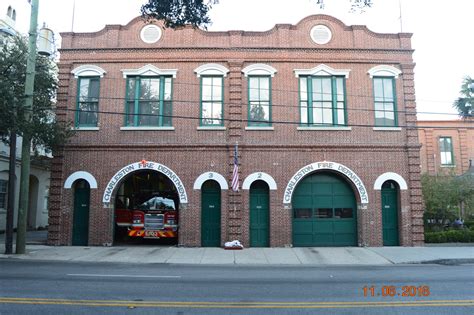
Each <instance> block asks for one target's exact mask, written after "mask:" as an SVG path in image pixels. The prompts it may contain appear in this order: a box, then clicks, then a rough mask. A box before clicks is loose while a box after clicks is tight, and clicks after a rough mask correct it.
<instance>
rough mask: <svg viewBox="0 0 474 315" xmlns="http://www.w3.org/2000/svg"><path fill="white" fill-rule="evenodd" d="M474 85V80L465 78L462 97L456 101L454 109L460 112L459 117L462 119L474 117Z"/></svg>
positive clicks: (461, 92)
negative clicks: (473, 87)
mask: <svg viewBox="0 0 474 315" xmlns="http://www.w3.org/2000/svg"><path fill="white" fill-rule="evenodd" d="M473 84H474V79H471V77H469V76H468V77H465V78H464V80H463V82H462V85H461V91H460V92H459V94H461V97H459V98H458V99H457V100H456V101H454V104H453V107H454V108H456V109H457V110H458V112H459V116H461V117H462V118H470V117H473V116H474V109H473V107H474V91H471V88H472V87H471V86H472V85H473Z"/></svg>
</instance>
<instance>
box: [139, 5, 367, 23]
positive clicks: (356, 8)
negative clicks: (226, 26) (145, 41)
mask: <svg viewBox="0 0 474 315" xmlns="http://www.w3.org/2000/svg"><path fill="white" fill-rule="evenodd" d="M312 1H314V2H315V4H316V5H319V7H320V8H321V9H322V8H324V0H312ZM330 1H335V0H330ZM346 1H349V3H350V5H351V7H350V11H351V12H363V11H364V9H365V8H370V7H372V5H373V2H372V0H346ZM217 3H219V0H148V3H147V4H144V5H143V6H142V8H141V14H142V16H143V17H144V18H145V19H147V20H149V19H157V20H164V24H165V27H170V28H177V27H182V26H185V25H187V24H190V25H192V26H193V27H202V28H204V29H207V26H208V25H209V24H210V23H211V19H210V18H209V16H208V13H209V10H211V8H212V6H213V5H214V4H217Z"/></svg>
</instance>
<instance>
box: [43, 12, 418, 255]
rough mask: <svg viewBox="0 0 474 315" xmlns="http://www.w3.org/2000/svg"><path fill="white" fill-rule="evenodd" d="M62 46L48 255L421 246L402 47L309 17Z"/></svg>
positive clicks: (408, 65)
mask: <svg viewBox="0 0 474 315" xmlns="http://www.w3.org/2000/svg"><path fill="white" fill-rule="evenodd" d="M61 36H62V47H61V49H60V53H61V60H60V63H59V79H60V88H59V90H58V106H57V117H58V118H59V119H63V120H68V121H73V122H74V129H75V134H74V136H73V137H72V139H70V141H68V142H67V143H65V144H64V146H63V147H62V148H61V149H60V150H58V151H57V152H55V154H54V155H55V159H54V162H53V165H52V174H51V189H50V194H51V197H50V211H49V215H50V218H49V236H48V242H49V244H51V245H89V246H93V245H97V246H102V245H120V244H141V242H152V243H153V244H176V245H183V246H203V247H207V246H209V247H221V246H223V244H224V243H225V242H227V241H232V240H239V241H241V242H242V243H243V245H244V246H246V247H278V246H416V245H422V244H423V220H422V218H423V207H422V196H421V186H420V166H419V165H420V153H419V150H420V145H419V142H418V135H417V130H416V128H415V126H416V104H415V97H414V93H415V91H414V72H413V71H414V62H413V58H412V54H413V50H412V48H411V34H407V33H400V34H378V33H374V32H372V31H370V30H369V29H367V28H366V27H365V26H359V25H356V26H347V25H345V24H344V23H342V22H341V21H339V20H337V19H335V18H333V17H330V16H327V15H314V16H308V17H306V18H304V19H303V20H301V21H300V22H298V23H297V24H296V25H289V24H277V25H275V26H274V27H273V28H272V29H270V30H268V31H265V32H246V31H227V32H209V31H203V30H199V29H193V28H192V27H185V28H181V29H177V30H171V29H166V28H164V27H163V25H162V23H161V22H160V21H152V22H149V21H148V22H146V21H144V20H142V19H141V18H139V17H138V18H135V19H133V20H132V21H130V22H129V23H128V24H127V25H124V26H122V25H107V26H106V27H105V28H104V29H103V30H101V31H98V32H95V33H63V34H61ZM234 170H235V172H234ZM235 174H238V179H239V182H238V189H235V188H234V187H232V185H231V183H232V180H233V179H235V177H234V176H235Z"/></svg>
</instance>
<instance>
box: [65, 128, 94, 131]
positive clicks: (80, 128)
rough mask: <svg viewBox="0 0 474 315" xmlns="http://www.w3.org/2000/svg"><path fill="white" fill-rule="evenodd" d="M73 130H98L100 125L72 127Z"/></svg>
mask: <svg viewBox="0 0 474 315" xmlns="http://www.w3.org/2000/svg"><path fill="white" fill-rule="evenodd" d="M71 130H76V131H97V130H99V127H71Z"/></svg>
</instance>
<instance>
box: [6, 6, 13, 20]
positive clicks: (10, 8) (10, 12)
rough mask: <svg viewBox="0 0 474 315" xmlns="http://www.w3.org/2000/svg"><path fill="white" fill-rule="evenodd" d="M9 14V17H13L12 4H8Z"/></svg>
mask: <svg viewBox="0 0 474 315" xmlns="http://www.w3.org/2000/svg"><path fill="white" fill-rule="evenodd" d="M7 16H8V17H9V18H11V17H12V7H11V6H8V9H7Z"/></svg>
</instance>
